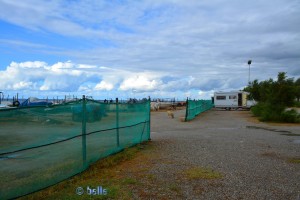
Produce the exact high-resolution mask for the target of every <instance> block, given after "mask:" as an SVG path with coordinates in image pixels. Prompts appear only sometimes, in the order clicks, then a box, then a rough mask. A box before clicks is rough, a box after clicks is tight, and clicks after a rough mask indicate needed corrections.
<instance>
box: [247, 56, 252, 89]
mask: <svg viewBox="0 0 300 200" xmlns="http://www.w3.org/2000/svg"><path fill="white" fill-rule="evenodd" d="M251 63H252V60H248V65H249V78H248V84H249V85H250V65H251Z"/></svg>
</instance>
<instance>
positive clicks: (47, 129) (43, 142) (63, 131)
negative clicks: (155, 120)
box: [0, 100, 150, 199]
mask: <svg viewBox="0 0 300 200" xmlns="http://www.w3.org/2000/svg"><path fill="white" fill-rule="evenodd" d="M149 139H150V101H149V100H148V101H144V102H139V103H134V104H125V103H122V104H119V103H114V104H106V103H99V102H97V101H92V100H80V101H76V102H71V103H68V104H64V105H54V106H50V107H27V108H17V109H12V110H0V182H1V183H0V185H1V187H0V199H10V198H16V197H18V196H23V195H26V194H28V193H31V192H34V191H37V190H40V189H42V188H45V187H47V186H50V185H53V184H56V183H58V182H60V181H62V180H64V179H66V178H69V177H71V176H73V175H76V174H78V173H80V172H82V171H83V170H85V169H86V168H87V167H88V166H89V165H90V164H91V163H93V162H95V161H97V160H99V159H101V158H104V157H106V156H108V155H111V154H113V153H116V152H119V151H121V150H122V149H124V148H126V147H130V146H133V145H136V144H138V143H140V142H142V141H146V140H149Z"/></svg>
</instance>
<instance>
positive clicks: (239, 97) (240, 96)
mask: <svg viewBox="0 0 300 200" xmlns="http://www.w3.org/2000/svg"><path fill="white" fill-rule="evenodd" d="M242 104H243V96H242V93H239V94H238V106H242Z"/></svg>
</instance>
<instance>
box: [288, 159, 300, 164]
mask: <svg viewBox="0 0 300 200" xmlns="http://www.w3.org/2000/svg"><path fill="white" fill-rule="evenodd" d="M288 162H289V163H296V164H300V158H290V159H288Z"/></svg>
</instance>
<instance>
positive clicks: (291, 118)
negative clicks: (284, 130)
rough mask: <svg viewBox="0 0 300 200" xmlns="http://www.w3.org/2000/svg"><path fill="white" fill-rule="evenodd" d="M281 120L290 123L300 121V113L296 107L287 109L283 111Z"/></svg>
mask: <svg viewBox="0 0 300 200" xmlns="http://www.w3.org/2000/svg"><path fill="white" fill-rule="evenodd" d="M280 117H281V121H283V122H289V123H298V122H300V115H299V114H298V112H297V111H296V110H294V109H292V110H289V111H285V112H282V113H281V116H280Z"/></svg>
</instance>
